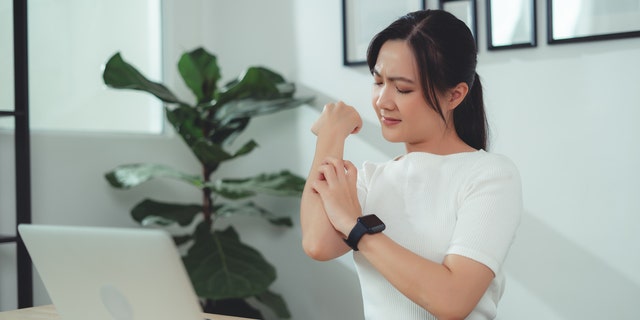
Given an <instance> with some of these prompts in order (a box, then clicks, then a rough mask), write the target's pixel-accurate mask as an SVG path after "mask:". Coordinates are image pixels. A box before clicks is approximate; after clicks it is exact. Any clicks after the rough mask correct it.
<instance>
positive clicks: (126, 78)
mask: <svg viewBox="0 0 640 320" xmlns="http://www.w3.org/2000/svg"><path fill="white" fill-rule="evenodd" d="M102 79H103V80H104V83H105V84H106V85H108V86H109V87H112V88H116V89H132V90H141V91H146V92H148V93H151V94H152V95H154V96H156V97H157V98H158V99H160V100H162V101H164V102H169V103H182V102H180V100H178V98H176V96H175V95H174V94H173V93H172V92H171V91H169V89H167V87H165V86H164V85H162V84H160V83H156V82H153V81H150V80H148V79H147V78H146V77H145V76H144V75H142V73H140V72H139V71H138V70H137V69H136V68H134V67H133V66H132V65H130V64H129V63H127V62H125V61H124V60H123V59H122V57H121V56H120V53H119V52H118V53H116V54H114V55H113V56H112V57H111V58H110V59H109V61H108V62H107V64H106V66H105V68H104V72H103V74H102Z"/></svg>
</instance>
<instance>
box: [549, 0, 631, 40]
mask: <svg viewBox="0 0 640 320" xmlns="http://www.w3.org/2000/svg"><path fill="white" fill-rule="evenodd" d="M571 3H574V4H575V6H574V7H571V8H569V7H567V2H566V1H563V0H556V1H554V0H547V43H548V44H561V43H575V42H586V41H600V40H612V39H624V38H633V37H640V7H638V6H637V3H633V1H631V2H630V1H624V0H606V1H602V0H581V1H580V2H579V3H576V2H571ZM563 6H564V7H563ZM577 13H580V14H579V15H576V14H577ZM556 17H557V18H558V19H561V20H558V21H555V18H556ZM569 23H573V24H572V25H570V24H569ZM613 25H615V27H614V26H613ZM571 28H573V30H570V29H571ZM588 29H594V30H588Z"/></svg>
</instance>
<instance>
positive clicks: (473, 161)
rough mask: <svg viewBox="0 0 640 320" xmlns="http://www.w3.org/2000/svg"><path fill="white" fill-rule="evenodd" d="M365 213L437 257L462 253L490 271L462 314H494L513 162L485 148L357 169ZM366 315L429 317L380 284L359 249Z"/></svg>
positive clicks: (508, 230)
mask: <svg viewBox="0 0 640 320" xmlns="http://www.w3.org/2000/svg"><path fill="white" fill-rule="evenodd" d="M358 197H359V199H360V203H361V205H362V209H363V212H364V214H370V213H375V214H376V215H377V216H378V217H380V219H382V221H383V222H384V223H385V225H386V226H387V228H386V230H385V231H384V233H385V234H386V235H388V236H389V237H390V238H391V239H393V240H394V241H395V242H397V243H399V244H400V245H402V246H403V247H405V248H408V249H410V250H411V251H413V252H415V253H417V254H419V255H421V256H423V257H425V258H427V259H429V260H432V261H436V262H442V261H443V259H444V257H445V256H446V255H447V254H457V255H462V256H465V257H469V258H471V259H474V260H476V261H479V262H481V263H483V264H485V265H486V266H487V267H489V268H491V270H493V272H494V273H495V274H496V277H495V279H494V280H493V282H492V283H491V285H490V286H489V289H488V290H487V292H486V293H485V294H484V296H483V297H482V298H481V300H480V302H479V303H478V305H477V307H476V308H475V309H474V311H473V312H472V313H471V314H470V315H469V317H468V318H467V319H472V320H476V319H477V320H481V319H482V320H484V319H493V318H494V317H495V315H496V307H497V304H498V301H499V299H500V297H501V296H502V292H503V291H504V275H503V274H502V270H501V266H502V263H503V261H504V259H505V257H506V254H507V252H508V250H509V247H510V246H511V243H512V242H513V238H514V234H515V231H516V229H517V227H518V224H519V222H520V216H521V214H522V191H521V182H520V176H519V174H518V170H517V168H516V167H515V166H514V164H513V163H512V162H511V161H510V160H509V159H508V158H506V157H504V156H501V155H497V154H492V153H488V152H485V151H482V150H480V151H477V152H468V153H458V154H452V155H446V156H440V155H434V154H429V153H421V152H414V153H409V154H407V155H405V156H403V157H401V158H400V159H397V160H393V161H388V162H385V163H381V164H375V163H370V162H365V163H364V165H363V169H362V170H360V171H359V172H358ZM354 260H355V262H356V267H357V270H358V275H359V277H360V284H361V287H362V294H363V303H364V310H365V318H366V319H385V320H388V319H403V320H406V319H435V317H433V316H432V315H431V314H429V313H428V312H427V311H426V310H424V309H422V308H421V307H420V306H418V305H416V304H415V303H413V302H412V301H410V300H409V299H407V298H406V297H405V296H404V295H402V294H401V293H400V292H399V291H397V290H396V289H395V288H394V287H393V286H392V285H391V284H390V283H389V282H387V281H386V280H385V279H384V278H383V277H382V276H381V275H380V274H379V273H378V272H377V271H376V270H375V269H374V268H373V267H372V266H371V265H370V264H369V263H368V261H367V260H366V259H365V258H364V257H363V256H362V255H361V254H360V253H358V252H355V253H354Z"/></svg>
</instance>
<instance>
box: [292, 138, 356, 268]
mask: <svg viewBox="0 0 640 320" xmlns="http://www.w3.org/2000/svg"><path fill="white" fill-rule="evenodd" d="M344 140H345V138H344V137H340V136H338V135H335V134H332V133H322V134H320V135H318V139H317V141H316V151H315V156H314V159H313V162H312V164H311V169H310V170H309V176H308V178H307V183H306V184H305V186H304V191H303V192H302V200H301V204H300V224H301V227H302V247H303V249H304V251H305V253H306V254H307V255H308V256H310V257H311V258H313V259H316V260H322V261H324V260H330V259H334V258H337V257H339V256H341V255H343V254H344V253H346V252H347V251H349V247H348V246H346V245H345V243H344V241H343V239H342V235H341V234H340V233H339V232H337V231H336V230H335V229H334V227H333V225H332V224H331V222H330V221H329V218H328V217H327V214H326V212H325V210H324V206H323V204H322V201H321V198H320V195H319V194H318V193H317V192H316V191H315V190H313V186H312V184H313V181H314V180H315V179H316V178H317V176H318V175H319V172H318V167H319V166H320V165H321V164H322V162H323V161H324V159H326V158H327V157H334V158H337V159H342V157H343V154H344Z"/></svg>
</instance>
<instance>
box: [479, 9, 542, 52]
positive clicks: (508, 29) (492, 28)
mask: <svg viewBox="0 0 640 320" xmlns="http://www.w3.org/2000/svg"><path fill="white" fill-rule="evenodd" d="M486 13H487V49H489V50H502V49H515V48H532V47H535V46H537V38H538V32H537V22H536V20H537V19H536V0H487V9H486Z"/></svg>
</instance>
